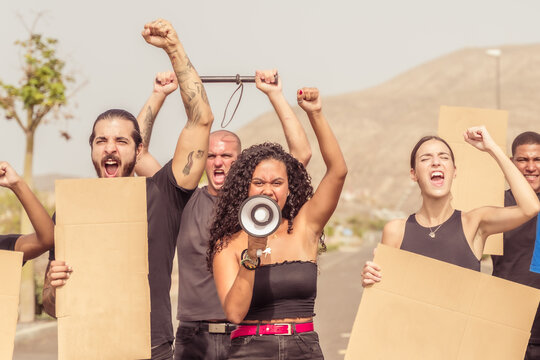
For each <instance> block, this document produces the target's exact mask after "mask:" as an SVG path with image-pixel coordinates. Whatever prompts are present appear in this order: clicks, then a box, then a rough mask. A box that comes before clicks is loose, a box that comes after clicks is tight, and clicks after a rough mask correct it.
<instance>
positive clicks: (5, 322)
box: [0, 250, 23, 359]
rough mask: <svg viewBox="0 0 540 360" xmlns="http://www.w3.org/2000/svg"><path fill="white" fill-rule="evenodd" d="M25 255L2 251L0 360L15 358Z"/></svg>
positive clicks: (0, 263) (0, 266)
mask: <svg viewBox="0 0 540 360" xmlns="http://www.w3.org/2000/svg"><path fill="white" fill-rule="evenodd" d="M22 263H23V253H22V252H18V251H7V250H0V274H2V280H1V281H0V359H11V358H12V357H13V345H14V342H15V331H16V329H17V317H18V315H19V314H18V311H17V310H18V308H19V291H20V288H21V270H22Z"/></svg>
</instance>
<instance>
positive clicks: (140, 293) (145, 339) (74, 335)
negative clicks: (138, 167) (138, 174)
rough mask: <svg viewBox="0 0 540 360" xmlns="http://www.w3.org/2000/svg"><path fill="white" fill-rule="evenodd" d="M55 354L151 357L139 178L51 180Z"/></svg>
mask: <svg viewBox="0 0 540 360" xmlns="http://www.w3.org/2000/svg"><path fill="white" fill-rule="evenodd" d="M56 210H57V211H56V227H55V247H56V259H59V260H65V261H66V262H67V263H68V264H69V265H70V266H72V268H73V273H72V274H71V277H70V279H69V280H68V281H67V283H66V285H64V286H63V287H61V288H58V289H57V291H56V316H57V318H58V358H59V359H60V360H63V359H66V360H67V359H79V360H84V359H146V358H150V355H151V353H150V348H151V345H150V290H149V286H148V241H147V227H148V225H147V217H146V183H145V178H133V177H130V178H115V179H82V180H59V181H57V182H56Z"/></svg>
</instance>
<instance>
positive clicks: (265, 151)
mask: <svg viewBox="0 0 540 360" xmlns="http://www.w3.org/2000/svg"><path fill="white" fill-rule="evenodd" d="M297 100H298V104H299V105H300V107H301V108H302V109H303V110H304V111H306V113H307V115H308V118H309V120H310V123H311V126H312V127H313V130H314V132H315V135H316V136H317V140H318V142H319V147H320V150H321V154H322V156H323V160H324V162H325V164H326V174H325V175H324V177H323V179H322V180H321V183H320V184H319V186H318V188H317V190H316V191H315V192H313V188H312V186H311V183H310V177H309V175H308V174H307V172H306V170H305V169H304V167H303V166H302V165H301V164H300V163H299V162H298V161H297V160H296V159H294V158H293V157H292V156H291V155H290V154H288V153H286V152H285V151H284V150H283V149H282V148H281V146H279V145H277V144H270V143H264V144H261V145H255V146H252V147H250V148H248V149H246V150H244V151H243V152H242V154H241V155H240V156H239V157H238V159H237V160H236V162H235V163H234V164H233V165H232V167H231V169H230V171H229V174H228V176H227V179H226V181H225V184H224V185H223V187H222V189H221V194H220V197H219V199H218V202H217V204H216V214H215V217H214V222H213V224H212V226H211V230H210V234H211V235H210V244H209V245H210V247H209V251H208V263H209V267H211V268H213V272H214V280H215V282H216V287H217V291H218V295H219V297H220V300H221V304H222V306H223V309H224V310H225V314H226V316H227V318H228V319H229V321H231V322H233V323H237V324H240V325H239V327H238V328H237V329H236V330H235V331H233V333H232V334H231V339H232V346H231V351H230V354H229V359H257V358H262V357H264V358H267V356H268V354H273V356H276V357H277V356H286V358H290V359H323V355H322V351H321V349H320V346H319V340H318V335H317V333H316V332H315V331H314V328H313V315H314V314H313V308H314V303H315V296H316V291H317V290H316V285H317V254H318V249H319V244H321V246H322V247H323V249H324V241H323V229H324V226H325V225H326V222H327V221H328V220H329V218H330V216H331V215H332V213H333V212H334V210H335V208H336V206H337V203H338V200H339V196H340V194H341V189H342V188H343V183H344V181H345V177H346V174H347V166H346V164H345V159H344V158H343V154H342V153H341V150H340V148H339V145H338V142H337V140H336V138H335V136H334V134H333V133H332V130H331V129H330V127H329V125H328V123H327V122H326V119H325V117H324V116H323V114H322V111H321V101H320V98H319V91H318V90H317V89H315V88H303V89H301V90H298V92H297ZM254 195H266V196H268V197H270V198H272V199H273V200H275V201H276V202H277V203H278V205H279V207H280V208H281V211H282V221H281V224H280V225H279V227H278V229H277V231H276V232H275V233H273V234H272V235H269V236H268V237H264V238H256V237H253V236H251V235H249V234H247V233H246V232H245V231H243V230H242V228H241V226H240V223H239V221H238V211H239V209H240V205H241V204H242V202H243V201H244V200H245V199H246V198H248V197H249V196H254ZM263 251H264V254H263V255H260V254H261V252H263ZM258 254H259V257H258ZM259 335H261V336H259ZM275 335H287V336H275ZM278 354H281V355H278ZM280 358H282V357H280Z"/></svg>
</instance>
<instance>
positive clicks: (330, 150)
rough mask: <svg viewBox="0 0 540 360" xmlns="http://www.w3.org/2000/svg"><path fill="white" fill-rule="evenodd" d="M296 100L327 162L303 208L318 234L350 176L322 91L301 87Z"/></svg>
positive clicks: (308, 221) (330, 214)
mask: <svg viewBox="0 0 540 360" xmlns="http://www.w3.org/2000/svg"><path fill="white" fill-rule="evenodd" d="M297 100H298V105H300V107H301V108H302V109H304V111H305V112H306V113H307V115H308V118H309V121H310V123H311V126H312V127H313V130H314V132H315V136H316V137H317V141H318V142H319V149H320V150H321V154H322V157H323V160H324V163H325V164H326V173H325V174H324V177H323V178H322V180H321V182H320V184H319V186H318V188H317V190H316V191H315V193H314V194H313V197H312V198H311V200H310V201H308V202H307V203H306V204H305V205H304V207H303V208H302V210H301V212H305V216H306V220H307V224H308V226H309V227H310V228H311V230H312V231H313V232H314V233H315V234H318V233H320V232H322V230H323V228H324V226H325V225H326V223H327V221H328V220H329V219H330V216H332V213H333V212H334V210H335V209H336V206H337V204H338V201H339V196H340V194H341V190H342V188H343V184H344V182H345V177H346V176H347V165H346V164H345V158H344V157H343V154H342V153H341V149H340V147H339V144H338V141H337V139H336V137H335V135H334V133H333V132H332V129H331V128H330V126H329V125H328V122H327V121H326V118H325V117H324V115H323V113H322V110H321V99H320V97H319V90H317V89H316V88H303V89H301V90H298V92H297ZM299 215H300V214H299Z"/></svg>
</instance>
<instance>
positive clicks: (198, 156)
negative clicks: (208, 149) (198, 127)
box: [195, 150, 204, 159]
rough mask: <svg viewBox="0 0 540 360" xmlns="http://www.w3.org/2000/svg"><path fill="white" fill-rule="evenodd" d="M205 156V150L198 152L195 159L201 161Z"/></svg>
mask: <svg viewBox="0 0 540 360" xmlns="http://www.w3.org/2000/svg"><path fill="white" fill-rule="evenodd" d="M203 155H204V150H197V155H195V158H197V159H200V158H202V157H203Z"/></svg>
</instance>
